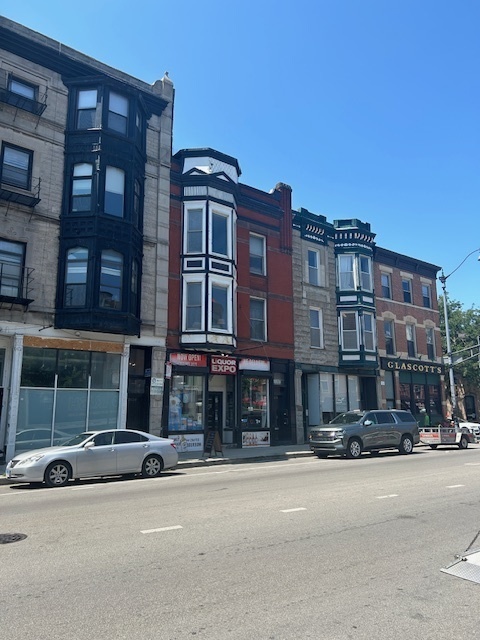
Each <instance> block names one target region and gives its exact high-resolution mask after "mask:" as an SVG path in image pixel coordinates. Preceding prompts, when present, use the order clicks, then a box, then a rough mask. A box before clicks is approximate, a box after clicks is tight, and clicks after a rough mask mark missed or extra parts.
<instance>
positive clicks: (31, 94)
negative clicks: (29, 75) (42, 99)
mask: <svg viewBox="0 0 480 640" xmlns="http://www.w3.org/2000/svg"><path fill="white" fill-rule="evenodd" d="M8 90H9V91H11V92H12V93H15V94H16V95H17V96H22V98H28V99H29V100H36V99H37V87H35V86H34V85H32V84H30V83H28V82H25V81H24V80H19V79H18V78H14V77H13V76H10V78H9V79H8Z"/></svg>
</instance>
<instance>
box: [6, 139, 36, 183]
mask: <svg viewBox="0 0 480 640" xmlns="http://www.w3.org/2000/svg"><path fill="white" fill-rule="evenodd" d="M32 157H33V153H32V152H31V151H27V150H26V149H20V148H19V147H10V146H8V145H4V147H3V157H2V182H3V183H5V184H10V185H12V186H13V187H19V188H20V189H26V190H28V189H30V182H31V168H32Z"/></svg>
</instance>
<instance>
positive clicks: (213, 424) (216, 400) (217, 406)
mask: <svg viewBox="0 0 480 640" xmlns="http://www.w3.org/2000/svg"><path fill="white" fill-rule="evenodd" d="M222 422H223V393H222V392H221V391H209V392H208V403H207V430H208V431H211V430H213V429H214V430H215V431H218V433H219V435H220V437H221V436H222V427H223V424H222Z"/></svg>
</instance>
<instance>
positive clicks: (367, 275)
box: [358, 254, 373, 292]
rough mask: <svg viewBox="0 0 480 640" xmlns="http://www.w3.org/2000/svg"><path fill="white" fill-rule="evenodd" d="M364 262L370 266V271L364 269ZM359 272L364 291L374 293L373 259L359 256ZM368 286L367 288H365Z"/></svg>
mask: <svg viewBox="0 0 480 640" xmlns="http://www.w3.org/2000/svg"><path fill="white" fill-rule="evenodd" d="M362 261H364V263H365V264H366V265H368V271H365V270H364V269H362V266H363V265H362ZM358 271H359V276H360V285H361V289H362V291H369V292H371V291H373V285H372V259H371V257H370V256H365V255H363V254H359V256H358ZM365 285H366V286H365Z"/></svg>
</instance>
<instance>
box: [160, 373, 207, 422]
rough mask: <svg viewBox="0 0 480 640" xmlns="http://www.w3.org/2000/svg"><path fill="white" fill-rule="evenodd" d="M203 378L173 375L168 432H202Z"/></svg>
mask: <svg viewBox="0 0 480 640" xmlns="http://www.w3.org/2000/svg"><path fill="white" fill-rule="evenodd" d="M204 380H205V376H191V375H182V374H180V375H174V376H172V378H171V387H170V399H169V408H168V432H169V433H170V432H172V431H203V429H204V424H203V420H204V411H203V407H204V395H205V394H204Z"/></svg>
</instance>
